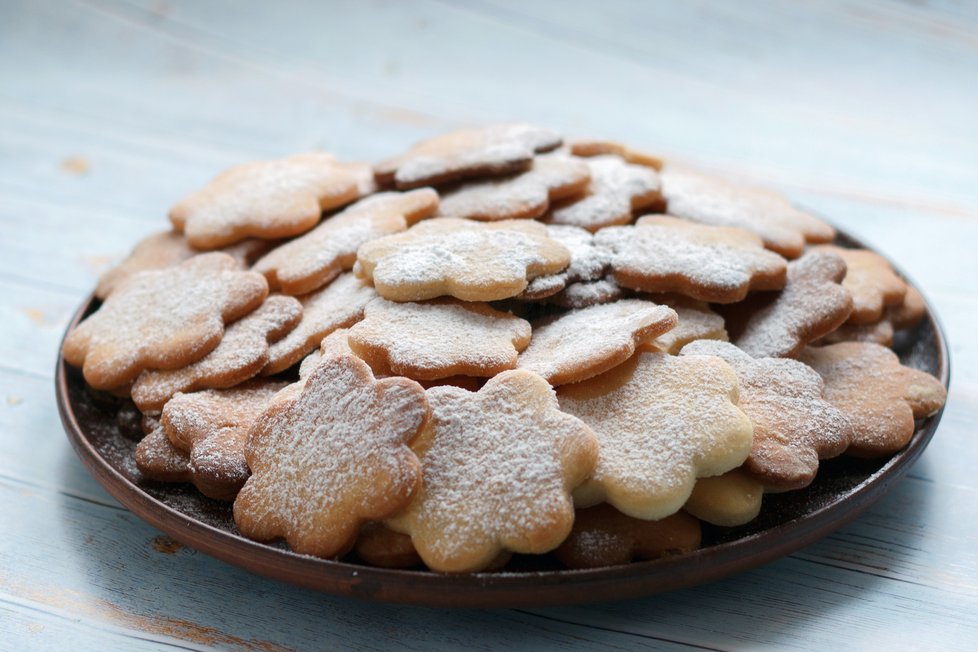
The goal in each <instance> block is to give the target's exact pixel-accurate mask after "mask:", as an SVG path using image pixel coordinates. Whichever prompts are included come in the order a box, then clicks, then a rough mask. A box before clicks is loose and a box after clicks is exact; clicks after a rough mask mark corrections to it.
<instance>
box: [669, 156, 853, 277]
mask: <svg viewBox="0 0 978 652" xmlns="http://www.w3.org/2000/svg"><path fill="white" fill-rule="evenodd" d="M662 195H663V197H664V198H665V200H666V211H667V212H668V213H669V214H670V215H675V216H677V217H682V218H685V219H688V220H693V221H695V222H701V223H703V224H712V225H714V226H735V227H739V228H741V229H746V230H748V231H750V232H751V233H756V234H757V235H758V236H760V237H761V239H762V240H764V246H766V247H767V248H768V249H770V250H772V251H776V252H778V253H779V254H781V255H782V256H785V257H786V258H796V257H798V256H800V255H801V252H802V250H803V249H804V248H805V243H806V242H831V241H832V240H833V239H834V238H835V229H833V228H832V227H831V226H829V225H828V224H826V223H825V222H823V221H822V220H820V219H818V218H817V217H814V216H812V215H809V214H808V213H805V212H803V211H800V210H798V209H797V208H795V207H794V206H792V205H791V204H790V203H788V201H787V200H786V199H785V198H784V197H782V196H781V195H779V194H778V193H776V192H773V191H770V190H764V189H760V188H752V187H748V186H738V185H734V184H732V183H729V182H727V181H725V180H723V179H717V178H715V177H710V176H707V175H704V174H701V173H699V172H694V171H692V170H688V169H685V168H681V167H678V166H674V165H666V166H665V168H663V170H662Z"/></svg>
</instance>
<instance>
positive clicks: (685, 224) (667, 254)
mask: <svg viewBox="0 0 978 652" xmlns="http://www.w3.org/2000/svg"><path fill="white" fill-rule="evenodd" d="M594 241H595V243H596V244H597V245H598V246H601V247H605V248H607V249H609V250H610V251H611V252H612V256H611V269H612V271H613V272H614V275H615V280H616V281H617V282H618V284H619V285H621V286H623V287H627V288H632V289H634V290H641V291H643V292H676V293H678V294H682V295H685V296H688V297H692V298H694V299H700V300H702V301H711V302H716V303H731V302H735V301H740V300H742V299H743V298H744V297H745V296H747V293H748V291H751V290H777V289H780V288H781V287H783V286H784V284H785V276H786V265H787V263H786V261H785V260H784V259H783V258H782V257H781V256H779V255H777V254H775V253H772V252H770V251H768V250H766V249H764V245H763V243H762V242H761V240H760V239H759V238H758V237H757V236H755V235H754V234H752V233H749V232H747V231H744V230H743V229H735V228H728V227H718V226H704V225H702V224H696V223H694V222H689V221H687V220H680V219H676V218H674V217H666V216H647V217H643V218H642V219H640V220H639V221H638V223H637V224H636V225H635V226H622V227H614V228H609V229H603V230H602V231H600V232H599V233H598V234H597V235H595V237H594Z"/></svg>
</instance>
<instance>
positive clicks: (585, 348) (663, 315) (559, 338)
mask: <svg viewBox="0 0 978 652" xmlns="http://www.w3.org/2000/svg"><path fill="white" fill-rule="evenodd" d="M675 325H676V313H675V312H674V311H673V310H672V308H667V307H666V306H659V305H656V304H654V303H652V302H650V301H642V300H641V299H625V300H622V301H616V302H615V303H609V304H605V305H597V306H591V307H590V308H582V309H580V310H572V311H570V312H567V313H564V314H562V315H559V316H557V317H551V318H548V319H545V320H543V321H541V322H538V323H536V324H534V326H533V337H532V339H531V340H530V345H529V346H528V347H526V350H525V351H523V352H522V353H521V354H520V357H519V360H518V361H517V366H518V367H519V368H520V369H528V370H530V371H532V372H534V373H537V374H539V375H540V376H543V378H544V379H546V380H547V382H549V383H550V384H551V385H553V386H554V387H556V386H558V385H565V384H567V383H576V382H579V381H581V380H585V379H587V378H591V377H593V376H597V375H598V374H601V373H604V372H605V371H607V370H609V369H611V368H612V367H616V366H618V365H619V364H621V363H622V362H624V361H626V360H628V359H629V358H630V357H632V355H633V354H634V353H635V349H636V347H637V346H638V345H640V344H643V343H645V342H648V341H650V340H652V339H653V338H655V337H657V336H658V335H661V334H662V333H664V332H666V331H668V330H669V329H670V328H672V327H673V326H675Z"/></svg>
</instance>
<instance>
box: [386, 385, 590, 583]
mask: <svg viewBox="0 0 978 652" xmlns="http://www.w3.org/2000/svg"><path fill="white" fill-rule="evenodd" d="M427 394H428V400H429V402H430V403H431V411H432V416H431V422H430V423H429V425H428V427H427V428H426V429H425V430H424V432H423V433H422V435H421V437H419V438H418V441H417V442H416V443H415V444H414V445H413V448H414V450H415V451H416V452H417V454H418V457H419V458H420V459H421V468H422V473H423V475H424V481H423V484H422V486H421V491H420V492H419V493H418V495H417V496H416V497H415V498H414V500H413V501H412V502H411V504H410V505H409V506H408V507H407V509H406V510H405V511H404V512H403V513H401V514H399V515H398V516H396V517H394V518H393V519H390V520H389V521H388V525H390V527H391V528H393V529H394V530H397V531H399V532H403V533H405V534H409V535H411V540H412V541H413V542H414V546H415V548H416V549H417V550H418V554H420V555H421V558H422V559H423V560H424V562H425V564H427V566H428V567H429V568H431V569H432V570H435V571H439V572H446V573H464V572H474V571H479V570H482V569H485V568H486V567H487V566H488V565H489V564H490V563H491V562H492V561H493V560H494V559H495V558H496V557H497V556H498V555H499V553H500V552H503V551H512V552H521V553H544V552H548V551H550V550H553V549H554V548H556V547H557V546H558V545H560V543H561V542H562V541H563V540H564V539H565V538H566V537H567V534H568V533H569V532H570V530H571V526H572V525H573V522H574V504H573V501H572V499H571V495H570V492H571V491H572V490H573V489H574V487H576V486H577V485H579V484H580V483H581V482H583V481H584V479H585V478H586V477H587V476H588V475H589V474H590V473H591V470H592V469H593V468H594V462H595V458H596V456H597V442H596V441H595V438H594V434H593V433H592V432H591V429H590V428H588V427H587V426H586V425H584V424H583V423H581V421H580V420H578V419H576V418H574V417H572V416H570V415H567V414H564V413H562V412H561V411H560V410H559V409H558V406H557V399H556V398H555V396H554V393H553V390H552V389H551V388H550V385H548V384H547V382H546V381H545V380H543V379H542V378H540V377H539V376H537V375H536V374H534V373H532V372H529V371H524V370H522V369H516V370H512V371H505V372H503V373H501V374H499V375H498V376H496V377H494V378H492V379H490V380H489V382H487V383H486V385H485V386H484V387H483V388H482V389H481V390H479V391H478V392H468V391H466V390H464V389H460V388H457V387H435V388H433V389H429V390H427Z"/></svg>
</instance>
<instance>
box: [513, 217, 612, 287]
mask: <svg viewBox="0 0 978 652" xmlns="http://www.w3.org/2000/svg"><path fill="white" fill-rule="evenodd" d="M547 235H548V236H550V237H551V238H553V239H554V240H556V241H557V242H559V243H560V244H562V245H564V246H565V247H567V250H568V251H569V252H570V255H571V260H570V264H569V265H568V266H567V269H565V270H563V271H561V272H557V273H556V274H548V275H547V276H538V277H536V278H535V279H533V280H532V281H530V283H529V285H527V286H526V290H524V291H523V293H522V294H520V295H519V297H518V298H520V299H524V300H527V301H536V300H538V299H544V298H546V297H550V296H553V295H555V294H557V293H558V292H560V291H562V290H563V289H564V288H566V287H567V286H568V285H569V284H572V283H581V282H587V281H597V280H599V279H601V278H602V277H603V276H604V275H605V271H606V270H607V269H608V263H609V262H611V253H610V252H609V251H608V250H607V249H605V248H604V247H598V246H596V245H595V244H594V235H592V234H591V232H590V231H585V230H584V229H582V228H579V227H576V226H562V225H559V224H551V225H549V226H548V227H547Z"/></svg>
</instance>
